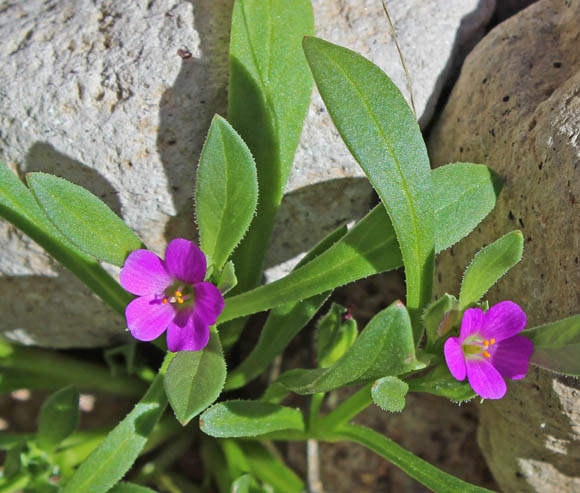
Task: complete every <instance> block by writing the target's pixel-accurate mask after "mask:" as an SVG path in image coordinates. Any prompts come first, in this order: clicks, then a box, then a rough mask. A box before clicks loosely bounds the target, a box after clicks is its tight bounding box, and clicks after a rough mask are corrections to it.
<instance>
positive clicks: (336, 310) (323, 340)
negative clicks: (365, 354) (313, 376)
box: [316, 303, 358, 368]
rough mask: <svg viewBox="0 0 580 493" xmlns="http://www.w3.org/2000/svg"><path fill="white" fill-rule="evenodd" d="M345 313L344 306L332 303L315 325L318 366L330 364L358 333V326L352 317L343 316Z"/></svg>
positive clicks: (342, 352)
mask: <svg viewBox="0 0 580 493" xmlns="http://www.w3.org/2000/svg"><path fill="white" fill-rule="evenodd" d="M346 314H347V309H346V308H344V307H343V306H340V305H338V304H337V303H333V304H332V305H331V306H330V309H329V310H328V312H327V313H326V314H325V315H324V316H322V317H321V318H320V319H319V321H318V323H317V327H316V335H317V343H316V351H317V358H316V359H317V362H318V367H319V368H328V367H330V366H332V365H333V364H334V363H336V362H337V361H338V360H339V359H340V358H341V357H342V356H343V355H344V353H346V351H347V350H348V348H350V347H351V346H352V345H353V343H354V341H355V339H356V337H357V335H358V327H357V323H356V320H354V319H353V318H352V317H350V318H345V315H346Z"/></svg>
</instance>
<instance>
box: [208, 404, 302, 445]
mask: <svg viewBox="0 0 580 493" xmlns="http://www.w3.org/2000/svg"><path fill="white" fill-rule="evenodd" d="M199 427H200V428H201V430H202V431H203V432H204V433H206V434H208V435H210V436H213V437H217V438H235V437H255V436H259V435H265V434H266V433H271V432H274V431H280V430H299V431H303V430H304V418H303V416H302V413H301V412H300V411H299V410H297V409H292V408H289V407H285V406H280V405H278V404H272V403H269V402H261V401H239V400H238V401H227V402H220V403H219V404H216V405H215V406H212V407H210V408H209V409H208V410H207V411H205V412H204V413H203V414H202V415H201V418H200V419H199Z"/></svg>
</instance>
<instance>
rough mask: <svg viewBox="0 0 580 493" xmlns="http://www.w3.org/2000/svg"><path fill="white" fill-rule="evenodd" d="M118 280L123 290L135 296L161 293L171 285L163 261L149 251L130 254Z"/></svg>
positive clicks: (136, 251) (137, 251)
mask: <svg viewBox="0 0 580 493" xmlns="http://www.w3.org/2000/svg"><path fill="white" fill-rule="evenodd" d="M119 279H120V281H121V286H123V288H125V289H126V290H127V291H129V293H132V294H136V295H137V296H144V295H148V294H157V293H162V292H163V291H164V290H165V289H166V288H167V287H168V286H169V285H170V284H171V276H170V275H169V273H168V272H167V270H166V269H165V264H164V263H163V260H161V259H160V258H159V257H158V256H157V255H155V254H154V253H153V252H150V251H149V250H135V251H133V252H131V253H130V254H129V256H128V257H127V259H126V260H125V264H124V265H123V268H122V269H121V274H120V276H119Z"/></svg>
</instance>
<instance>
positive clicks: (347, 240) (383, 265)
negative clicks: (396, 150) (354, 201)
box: [219, 163, 501, 323]
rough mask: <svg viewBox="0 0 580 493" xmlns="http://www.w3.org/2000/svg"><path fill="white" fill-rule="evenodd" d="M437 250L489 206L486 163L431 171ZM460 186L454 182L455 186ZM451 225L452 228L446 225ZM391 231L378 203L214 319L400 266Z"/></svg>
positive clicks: (496, 182) (492, 182)
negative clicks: (323, 247) (316, 252)
mask: <svg viewBox="0 0 580 493" xmlns="http://www.w3.org/2000/svg"><path fill="white" fill-rule="evenodd" d="M432 173H433V184H434V190H435V193H434V196H433V207H434V210H435V217H436V222H437V224H441V227H440V228H438V229H437V234H436V236H435V240H436V241H435V245H436V250H437V251H438V252H440V251H442V250H445V249H446V248H449V247H450V246H452V245H453V244H455V243H457V242H458V241H459V240H460V239H461V238H463V237H464V236H465V235H467V234H468V233H469V232H471V231H472V230H473V229H474V228H475V226H477V225H478V224H479V223H480V222H481V221H482V220H483V218H485V216H487V215H488V214H489V212H490V211H491V210H492V209H493V207H494V205H495V201H496V198H497V195H498V193H499V189H500V187H501V182H500V179H499V177H498V176H497V175H496V174H494V173H493V172H492V171H491V170H489V168H487V166H484V165H482V164H471V163H455V164H449V165H447V166H442V167H440V168H437V169H435V170H434V171H433V172H432ZM458 184H459V185H458ZM449 224H454V227H448V225H449ZM402 263H403V262H402V259H401V252H400V250H399V247H398V245H397V240H396V238H395V232H394V230H393V227H392V225H391V222H390V220H389V217H388V215H387V213H386V211H385V209H384V207H383V206H382V205H381V204H379V205H378V206H376V207H375V208H374V209H373V210H372V211H371V212H370V213H369V214H367V216H366V217H364V218H363V219H362V220H361V221H359V222H358V223H357V224H356V225H355V226H354V228H352V229H351V230H350V231H349V232H348V233H347V234H346V235H345V236H344V238H342V239H341V240H340V241H338V242H337V243H336V244H335V245H334V246H332V247H331V248H329V249H328V250H327V251H326V252H324V253H323V254H321V255H320V256H318V257H317V258H315V259H314V260H312V261H311V262H309V263H308V264H306V265H304V266H303V267H301V268H300V269H297V270H295V271H293V272H292V273H290V274H289V275H288V276H286V277H284V278H282V279H280V280H278V281H275V282H273V283H271V284H267V285H265V286H261V287H259V288H256V289H253V290H251V291H248V292H246V293H242V294H240V295H237V296H232V297H231V298H228V300H227V303H226V307H225V309H224V311H223V312H222V314H221V316H220V318H219V323H223V322H226V321H228V320H233V319H235V318H237V317H243V316H246V315H250V314H252V313H256V312H260V311H263V310H268V309H270V308H273V307H275V306H278V305H281V304H283V303H288V302H290V301H298V300H301V299H304V298H308V297H310V296H314V295H317V294H320V293H323V292H325V291H328V290H331V289H334V288H336V287H338V286H342V285H344V284H348V283H349V282H353V281H356V280H358V279H362V278H365V277H368V276H370V275H372V274H377V273H379V272H384V271H387V270H391V269H396V268H398V267H401V265H402Z"/></svg>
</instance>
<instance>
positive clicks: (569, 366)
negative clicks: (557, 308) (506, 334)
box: [522, 315, 580, 377]
mask: <svg viewBox="0 0 580 493" xmlns="http://www.w3.org/2000/svg"><path fill="white" fill-rule="evenodd" d="M522 335H524V336H526V337H529V338H530V339H531V340H532V341H533V342H534V354H532V358H531V360H530V361H531V363H533V364H534V365H536V366H540V367H542V368H545V369H546V370H550V371H555V372H557V373H563V374H565V375H570V376H575V377H578V376H580V357H579V355H580V315H574V316H573V317H568V318H564V319H562V320H558V321H557V322H551V323H548V324H545V325H540V326H539V327H534V328H532V329H526V330H524V331H523V332H522Z"/></svg>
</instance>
